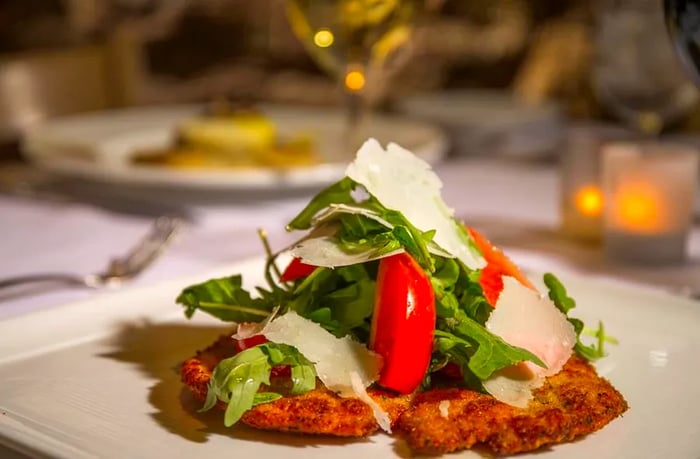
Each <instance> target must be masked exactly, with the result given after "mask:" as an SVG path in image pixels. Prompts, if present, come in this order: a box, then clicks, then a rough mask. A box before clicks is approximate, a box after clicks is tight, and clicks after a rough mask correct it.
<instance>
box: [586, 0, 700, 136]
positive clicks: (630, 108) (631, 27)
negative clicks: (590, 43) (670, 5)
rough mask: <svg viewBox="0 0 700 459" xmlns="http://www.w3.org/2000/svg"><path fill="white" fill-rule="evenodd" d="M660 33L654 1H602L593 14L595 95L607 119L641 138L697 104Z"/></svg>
mask: <svg viewBox="0 0 700 459" xmlns="http://www.w3.org/2000/svg"><path fill="white" fill-rule="evenodd" d="M665 29H666V27H665V25H664V21H663V10H662V5H661V3H660V1H659V0H605V1H604V2H603V8H602V10H601V11H600V12H599V17H598V27H597V34H596V37H595V60H594V62H595V63H594V67H593V82H594V87H595V90H596V93H597V94H598V97H599V99H600V102H601V103H602V105H603V106H604V108H605V109H607V110H608V111H609V112H610V113H611V114H612V115H613V116H615V117H617V118H618V119H620V120H622V121H623V122H625V123H626V124H627V125H628V126H630V127H632V128H634V129H636V130H637V131H640V132H641V133H643V134H649V135H656V134H659V133H660V132H661V131H662V130H663V129H664V128H665V127H666V126H668V125H669V124H672V123H674V122H676V121H678V120H680V119H681V118H682V117H684V116H686V115H687V114H688V113H689V112H690V111H691V110H693V109H694V108H695V106H696V104H697V103H698V100H700V97H699V95H698V90H697V88H696V87H695V85H694V84H693V82H692V81H690V79H689V78H688V76H687V74H686V73H685V71H684V69H683V68H682V66H681V64H680V62H679V60H678V57H677V56H676V53H675V52H674V50H673V46H672V44H671V42H670V41H669V40H668V38H667V35H666V30H665Z"/></svg>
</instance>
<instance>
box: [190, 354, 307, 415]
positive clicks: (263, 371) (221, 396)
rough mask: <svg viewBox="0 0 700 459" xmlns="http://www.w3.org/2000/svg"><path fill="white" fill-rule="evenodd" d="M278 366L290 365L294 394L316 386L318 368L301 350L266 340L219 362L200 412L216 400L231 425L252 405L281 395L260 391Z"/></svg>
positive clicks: (268, 382) (270, 400)
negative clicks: (224, 407)
mask: <svg viewBox="0 0 700 459" xmlns="http://www.w3.org/2000/svg"><path fill="white" fill-rule="evenodd" d="M276 365H290V367H291V375H292V388H291V391H290V392H291V393H292V394H303V393H305V392H308V391H310V390H312V389H313V388H314V387H316V369H315V368H314V365H313V363H311V362H310V361H309V360H308V359H307V358H306V357H304V356H303V355H302V354H301V352H299V351H298V350H297V349H296V348H295V347H293V346H289V345H287V344H279V343H264V344H261V345H258V346H255V347H252V348H249V349H246V350H244V351H242V352H240V353H238V354H236V355H235V356H233V357H230V358H227V359H223V360H222V361H221V362H219V364H218V365H217V366H216V367H215V368H214V371H213V373H212V378H211V380H210V381H209V386H208V388H207V397H206V401H205V403H204V406H203V407H202V408H201V409H200V411H207V410H209V409H211V408H212V407H213V406H214V405H216V402H217V400H220V401H222V402H224V403H226V404H227V407H226V412H225V414H224V425H226V427H230V426H232V425H233V424H235V423H236V422H238V420H239V419H240V418H241V416H243V413H245V412H246V411H248V410H249V409H251V408H252V407H253V406H255V405H259V404H261V403H269V402H272V401H274V400H277V399H279V398H281V397H282V395H281V394H278V393H276V392H258V390H259V389H260V386H261V385H263V384H266V385H269V384H270V372H271V370H272V367H273V366H276Z"/></svg>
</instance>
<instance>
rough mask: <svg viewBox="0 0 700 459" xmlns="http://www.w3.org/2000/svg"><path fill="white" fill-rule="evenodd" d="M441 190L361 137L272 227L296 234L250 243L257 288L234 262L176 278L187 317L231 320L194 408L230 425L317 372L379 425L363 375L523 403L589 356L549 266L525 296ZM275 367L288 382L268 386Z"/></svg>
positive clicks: (523, 282)
mask: <svg viewBox="0 0 700 459" xmlns="http://www.w3.org/2000/svg"><path fill="white" fill-rule="evenodd" d="M441 188H442V183H441V181H440V179H439V178H438V176H437V175H436V174H435V172H433V171H432V169H431V167H430V166H429V165H428V164H427V163H426V162H424V161H423V160H422V159H420V158H418V157H417V156H415V155H413V154H412V153H411V152H409V151H408V150H406V149H404V148H402V147H400V146H398V145H396V144H389V145H387V147H386V149H385V148H383V147H382V146H381V145H380V144H379V142H377V141H376V140H374V139H370V140H368V141H367V142H366V143H365V144H364V145H363V146H362V147H361V148H360V149H359V151H358V153H357V156H356V158H355V159H354V161H352V162H351V163H350V164H349V166H348V167H347V170H346V174H345V176H344V177H343V178H342V179H341V180H339V181H338V182H336V183H334V184H332V185H330V186H328V187H327V188H326V189H324V190H322V191H321V192H319V193H318V194H317V195H316V196H315V197H313V198H312V199H311V200H310V202H309V203H308V205H306V207H305V208H303V209H302V210H301V212H299V214H298V215H297V216H296V217H295V218H293V219H292V220H291V221H290V222H289V223H288V225H287V230H289V231H298V232H300V234H301V236H300V238H299V239H298V241H297V242H296V243H294V244H292V245H291V246H290V247H287V248H285V249H284V250H281V251H279V252H273V251H272V250H271V249H270V247H269V244H267V242H266V241H263V242H264V244H263V245H264V247H265V249H266V254H267V255H266V260H265V264H264V270H265V272H264V274H265V279H266V284H267V285H264V286H258V287H257V288H255V290H254V291H249V290H246V289H245V288H244V286H243V279H242V276H241V275H239V274H236V275H232V276H229V277H223V278H217V279H211V280H208V281H206V282H203V283H200V284H197V285H192V286H189V287H187V288H185V289H184V290H183V291H182V293H181V294H180V295H179V296H178V298H177V302H178V303H180V304H181V305H183V306H184V308H185V314H186V316H187V317H191V316H192V315H193V314H195V312H197V311H202V312H205V313H208V314H211V315H212V316H215V317H217V318H219V319H221V320H223V321H228V322H232V323H233V324H234V326H235V327H236V331H235V334H233V336H232V339H234V340H235V342H236V350H237V352H236V353H235V354H234V355H232V356H230V357H228V358H224V359H222V360H221V361H220V362H219V363H218V364H217V365H216V366H215V368H214V369H213V371H212V375H211V379H210V381H209V383H208V388H207V394H206V401H205V403H204V407H203V409H204V410H206V409H209V408H212V407H213V406H215V405H217V404H224V405H225V406H226V408H225V416H224V423H225V424H226V425H227V426H231V425H233V424H235V423H237V422H238V421H239V420H240V419H241V417H242V416H243V415H244V413H246V412H247V411H248V410H251V409H252V408H253V407H255V406H257V405H261V404H266V403H271V402H274V401H276V400H278V399H280V398H282V397H285V396H295V395H300V394H304V393H307V392H309V391H311V390H313V389H314V388H315V387H316V384H317V379H318V380H319V381H320V382H321V383H322V384H323V385H324V386H325V387H326V388H327V389H329V390H330V391H332V392H334V393H335V394H337V395H338V396H339V397H354V398H358V399H360V400H362V401H363V402H365V403H367V404H368V405H369V406H370V407H371V408H372V410H373V414H374V417H375V419H376V421H377V423H378V425H379V426H380V427H381V428H383V429H384V430H385V431H387V432H390V431H391V420H390V419H389V417H388V415H387V413H386V412H385V411H384V410H383V409H382V407H381V406H380V405H379V404H377V403H376V402H375V401H374V400H373V398H372V397H370V396H369V395H368V393H367V388H369V387H370V386H373V387H379V388H382V389H383V390H387V391H389V392H392V393H396V394H412V393H418V392H421V391H423V390H426V389H428V388H430V387H431V383H432V382H433V381H434V380H435V379H437V378H442V377H443V376H444V375H446V374H447V375H450V381H451V384H453V385H454V386H455V387H464V388H469V389H471V390H474V391H477V392H480V393H486V394H490V395H491V396H493V397H494V398H495V399H496V400H498V401H500V402H503V403H505V404H508V405H511V406H515V407H527V406H528V403H529V402H530V401H531V400H532V398H533V395H532V394H533V390H535V389H537V388H538V387H540V386H542V385H543V384H544V381H545V379H546V378H548V377H550V376H553V375H555V374H557V373H558V372H560V371H561V369H562V368H563V367H564V365H565V364H566V362H567V361H568V360H569V359H570V358H571V357H572V355H574V354H577V355H578V356H580V357H583V358H585V359H587V360H594V359H597V358H599V357H602V356H604V355H605V352H604V343H605V341H607V340H611V339H610V338H608V337H607V336H606V335H605V333H604V331H603V328H602V324H599V328H598V330H597V331H593V332H591V331H590V330H588V329H586V328H585V327H584V324H583V322H582V321H581V320H578V319H576V318H575V317H572V316H571V315H570V313H571V312H572V311H571V310H572V309H573V308H574V306H575V303H574V300H573V299H572V298H570V297H569V296H568V294H567V292H566V289H565V287H564V286H563V285H562V283H561V282H560V281H559V280H558V279H557V278H556V277H555V276H554V275H552V274H549V273H548V274H545V275H544V278H543V284H544V285H545V286H546V290H547V292H546V293H544V294H543V293H540V292H539V291H538V288H537V287H536V285H535V284H534V283H533V282H532V281H531V280H530V279H529V278H528V277H527V276H526V275H525V274H524V273H523V271H521V270H520V269H519V268H518V266H516V265H515V264H514V263H513V262H512V261H511V260H509V259H508V258H507V257H506V256H505V255H504V253H503V252H502V251H501V250H500V249H498V248H496V247H494V246H493V245H492V244H491V243H490V242H489V241H488V239H486V238H485V237H484V236H483V235H482V234H480V233H479V232H478V231H477V230H476V229H474V228H471V227H469V226H467V225H466V224H465V223H463V222H460V221H458V220H457V219H456V218H455V216H454V214H453V211H452V210H451V209H450V208H449V207H448V205H447V204H446V203H445V202H444V201H443V199H442V197H441ZM283 257H284V258H288V259H289V260H290V261H288V262H285V264H284V265H282V266H280V265H279V263H280V260H282V258H283ZM587 332H590V334H592V335H594V336H595V337H596V339H595V340H593V341H594V342H593V343H592V344H585V343H584V342H583V340H582V337H583V336H584V335H585V334H586V333H587ZM280 377H282V378H285V379H286V380H287V381H288V384H287V385H286V387H285V390H284V391H280V392H276V391H275V390H273V389H271V387H273V386H271V378H272V379H274V378H280ZM263 388H265V390H262V389H263Z"/></svg>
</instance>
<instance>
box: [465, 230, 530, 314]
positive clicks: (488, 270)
mask: <svg viewBox="0 0 700 459" xmlns="http://www.w3.org/2000/svg"><path fill="white" fill-rule="evenodd" d="M467 231H468V232H469V235H470V236H471V237H472V239H473V240H474V243H475V244H476V246H477V247H478V248H479V250H481V254H482V255H483V257H484V258H485V259H486V266H485V267H484V269H483V270H482V271H481V277H480V278H479V285H481V289H482V290H483V291H484V296H485V297H486V301H488V302H489V304H490V305H491V306H496V301H498V296H499V295H500V294H501V291H502V290H503V276H511V277H514V278H515V279H516V280H517V281H518V282H520V283H521V284H523V285H524V286H525V287H527V288H531V289H532V290H537V288H536V287H535V286H534V285H533V284H532V282H530V280H529V279H528V278H527V277H526V276H525V274H523V272H522V271H521V270H520V268H518V266H517V265H516V264H515V263H513V262H512V261H511V259H510V258H508V257H507V256H506V255H505V254H504V253H503V251H502V250H501V249H499V248H497V247H494V246H493V244H491V242H490V241H489V240H488V239H486V238H485V237H484V236H483V235H482V234H481V233H479V232H478V231H477V230H475V229H474V228H467Z"/></svg>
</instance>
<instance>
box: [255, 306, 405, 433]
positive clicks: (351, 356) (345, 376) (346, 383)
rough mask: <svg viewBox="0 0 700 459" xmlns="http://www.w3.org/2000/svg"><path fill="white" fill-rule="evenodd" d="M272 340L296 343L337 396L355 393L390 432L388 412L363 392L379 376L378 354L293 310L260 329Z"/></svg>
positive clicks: (380, 361) (379, 360)
mask: <svg viewBox="0 0 700 459" xmlns="http://www.w3.org/2000/svg"><path fill="white" fill-rule="evenodd" d="M262 334H263V335H265V338H267V339H268V340H270V341H272V342H275V343H284V344H289V345H291V346H294V347H296V348H297V349H298V350H299V352H301V353H302V354H304V357H306V358H307V359H309V360H311V361H312V362H314V366H315V367H316V374H317V375H318V378H319V379H320V380H321V381H322V382H323V384H324V385H325V386H326V387H327V388H328V389H330V390H332V391H335V392H337V393H338V395H340V396H341V397H355V398H358V399H360V400H362V401H363V402H365V403H366V404H367V405H369V407H370V408H371V409H372V413H373V415H374V418H375V420H376V421H377V424H379V427H381V428H382V429H383V430H384V431H386V432H387V433H391V419H390V418H389V414H388V413H387V412H386V411H384V410H383V409H382V407H381V406H380V405H379V404H378V403H377V402H375V401H374V400H373V399H372V397H370V396H369V394H368V393H367V390H366V388H367V386H369V385H370V384H372V383H373V382H374V381H376V380H377V379H379V370H380V369H381V366H382V358H381V356H380V355H379V354H376V353H374V352H372V351H370V350H369V349H367V348H366V347H365V346H364V345H362V344H360V343H358V342H357V341H353V340H352V339H350V338H349V337H347V336H346V337H343V338H336V337H335V336H333V335H332V334H330V333H328V332H327V331H326V330H324V329H323V328H322V327H321V326H320V325H318V324H317V323H315V322H312V321H310V320H308V319H305V318H303V317H301V316H300V315H298V314H297V313H295V312H288V313H287V314H284V315H283V316H280V317H278V318H276V319H275V320H273V321H272V322H270V323H269V324H267V325H266V326H265V328H264V329H263V331H262Z"/></svg>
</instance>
